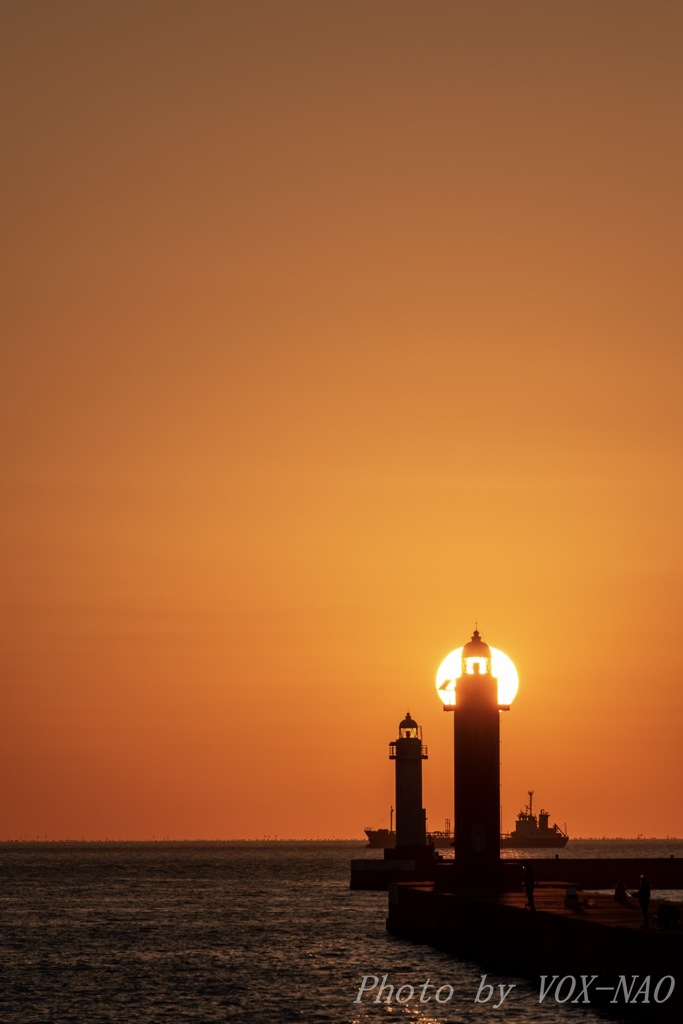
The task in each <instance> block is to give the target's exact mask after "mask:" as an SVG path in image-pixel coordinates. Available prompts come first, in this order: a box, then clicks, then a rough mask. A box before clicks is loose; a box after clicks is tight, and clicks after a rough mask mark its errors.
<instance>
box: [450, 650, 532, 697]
mask: <svg viewBox="0 0 683 1024" xmlns="http://www.w3.org/2000/svg"><path fill="white" fill-rule="evenodd" d="M489 648H490V650H491V670H492V673H493V675H494V676H495V677H496V679H497V680H498V703H499V704H511V703H512V701H513V700H514V699H515V696H516V694H517V688H518V687H519V677H518V675H517V669H516V668H515V666H514V662H513V661H512V659H511V658H509V657H508V656H507V654H504V653H503V652H502V651H499V650H497V649H496V648H495V647H491V645H490V644H489ZM462 652H463V648H462V647H458V648H457V649H456V650H455V651H451V653H450V654H447V655H446V657H445V658H444V660H443V661H442V662H441V664H440V665H439V670H438V672H437V673H436V691H437V693H438V694H439V697H441V700H442V701H443V702H444V705H445V706H446V707H453V705H454V704H455V681H456V679H458V678H459V676H460V675H461V674H462ZM482 660H483V659H480V658H468V659H467V662H468V664H467V665H466V667H465V671H466V672H467V673H468V674H471V673H472V672H474V671H476V670H477V669H481V668H482V667H483V666H482V665H477V666H476V668H475V665H474V664H472V663H473V662H481V661H482Z"/></svg>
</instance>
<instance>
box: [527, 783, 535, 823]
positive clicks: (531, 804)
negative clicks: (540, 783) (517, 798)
mask: <svg viewBox="0 0 683 1024" xmlns="http://www.w3.org/2000/svg"><path fill="white" fill-rule="evenodd" d="M527 793H528V794H529V817H531V815H532V814H533V813H534V809H533V804H534V791H533V789H527Z"/></svg>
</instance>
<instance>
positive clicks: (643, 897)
mask: <svg viewBox="0 0 683 1024" xmlns="http://www.w3.org/2000/svg"><path fill="white" fill-rule="evenodd" d="M650 888H651V887H650V880H649V878H647V877H646V876H645V875H641V876H640V885H639V886H638V893H637V896H638V902H639V903H640V910H641V913H642V915H643V928H648V927H649V924H650V921H649V916H648V911H649V908H650Z"/></svg>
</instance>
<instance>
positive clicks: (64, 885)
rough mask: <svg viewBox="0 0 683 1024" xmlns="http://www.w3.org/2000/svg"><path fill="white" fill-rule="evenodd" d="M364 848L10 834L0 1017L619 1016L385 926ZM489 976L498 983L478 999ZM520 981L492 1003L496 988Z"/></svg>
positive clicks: (549, 1022) (337, 1021)
mask: <svg viewBox="0 0 683 1024" xmlns="http://www.w3.org/2000/svg"><path fill="white" fill-rule="evenodd" d="M672 853H673V854H674V855H675V856H683V842H681V841H676V840H659V841H647V840H640V841H635V842H634V841H627V840H622V841H588V842H587V841H581V840H573V841H570V844H569V846H568V847H567V848H566V849H565V850H564V851H563V852H562V857H574V856H596V855H597V856H643V857H646V856H668V855H670V854H672ZM363 856H368V857H376V856H381V851H380V852H378V851H369V850H365V849H364V847H363V844H362V843H361V842H347V841H335V842H315V841H311V842H281V841H272V842H268V841H262V842H214V843H209V842H192V843H172V842H149V843H123V842H121V843H117V842H106V843H80V842H78V843H16V842H15V843H2V844H0V1022H2V1024H15V1022H16V1024H38V1022H43V1021H45V1022H48V1021H49V1022H54V1024H67V1022H73V1024H76V1022H77V1024H99V1022H112V1024H113V1022H117V1024H119V1022H120V1024H136V1022H140V1024H155V1022H157V1021H164V1022H173V1024H185V1022H192V1024H204V1022H206V1024H210V1022H214V1021H225V1022H231V1024H271V1022H272V1024H286V1022H288V1021H302V1022H306V1024H316V1022H326V1024H365V1022H368V1024H369V1022H375V1021H385V1022H389V1021H396V1022H406V1024H407V1022H419V1024H431V1022H437V1021H438V1022H451V1024H456V1022H483V1021H491V1022H496V1024H506V1022H513V1021H514V1022H517V1024H522V1022H535V1024H536V1022H537V1024H568V1022H574V1024H594V1022H598V1021H604V1020H605V1019H606V1018H605V1017H603V1016H602V1015H601V1014H599V1013H598V1012H597V1011H593V1010H592V1009H590V1008H586V1009H584V1008H582V1007H577V1006H572V1005H559V1004H557V1003H555V1002H549V1001H547V1000H546V1001H545V1002H544V1003H543V1004H539V995H538V992H537V990H536V989H534V988H533V987H532V986H531V985H529V984H528V983H526V982H524V981H522V980H521V979H519V978H514V977H510V978H506V977H504V976H498V975H492V974H491V973H490V972H485V971H484V970H483V969H482V968H481V967H479V966H478V965H477V964H474V963H470V962H464V961H462V960H457V959H454V958H452V957H450V956H447V955H445V954H442V953H439V952H437V951H434V950H432V949H430V948H428V947H426V946H418V945H413V944H411V943H408V942H404V941H401V940H397V939H394V938H392V937H391V936H388V935H387V933H386V931H385V926H384V923H385V916H386V905H387V896H386V893H373V892H352V891H351V890H350V889H349V863H350V861H351V859H352V858H357V857H363ZM655 895H657V893H655ZM484 973H486V974H487V978H486V984H493V985H494V986H495V993H496V994H495V996H492V997H491V999H490V1000H489V1001H488V1002H486V1003H483V1002H479V1003H478V1002H476V1001H475V1000H476V996H477V993H478V991H479V989H480V986H481V984H482V976H483V975H484ZM385 975H386V979H385V978H384V976H385ZM364 977H365V978H366V981H365V991H364V992H363V993H362V994H361V992H360V990H361V987H362V985H363V979H364ZM373 978H376V979H377V984H376V986H375V988H374V989H370V988H369V986H370V985H372V984H373ZM383 982H384V985H385V987H384V989H383V990H382V992H381V994H380V997H379V1001H376V1000H377V999H378V993H379V988H380V985H381V984H382V983H383ZM513 983H515V987H514V989H512V990H510V992H509V995H508V996H507V997H506V998H505V1000H504V1001H503V1002H502V1003H501V1005H500V1006H499V1007H498V1008H497V1009H494V1003H496V1002H497V1001H498V999H499V996H498V991H499V990H498V986H499V985H503V986H508V985H510V984H513ZM391 985H393V986H394V989H393V992H392V991H391V990H390V987H389V986H391ZM409 986H412V990H411V988H410V987H409ZM425 986H426V987H425ZM411 991H413V993H414V994H413V995H412V996H411ZM487 991H488V990H486V989H483V990H482V994H485V993H486V992H487ZM437 996H438V997H439V1001H437V998H436V997H437ZM388 997H391V998H388ZM397 997H398V998H399V999H400V1000H401V1001H400V1002H398V1001H397ZM421 997H422V1001H421ZM427 997H428V998H427ZM611 1019H612V1020H614V1019H615V1018H611Z"/></svg>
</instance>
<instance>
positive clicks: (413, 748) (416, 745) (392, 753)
mask: <svg viewBox="0 0 683 1024" xmlns="http://www.w3.org/2000/svg"><path fill="white" fill-rule="evenodd" d="M389 758H390V760H392V761H395V762H396V849H402V850H404V851H405V850H406V848H407V847H413V848H414V847H422V848H424V847H425V846H426V844H427V823H426V815H425V810H424V807H423V806H422V762H423V761H426V760H427V748H426V747H425V746H424V744H423V743H422V729H421V728H420V726H419V725H418V724H417V722H416V721H415V720H414V719H413V718H411V716H410V712H408V713H407V714H406V717H405V718H404V719H403V721H402V722H401V723H400V725H399V727H398V739H396V740H394V742H393V743H390V744H389Z"/></svg>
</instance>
